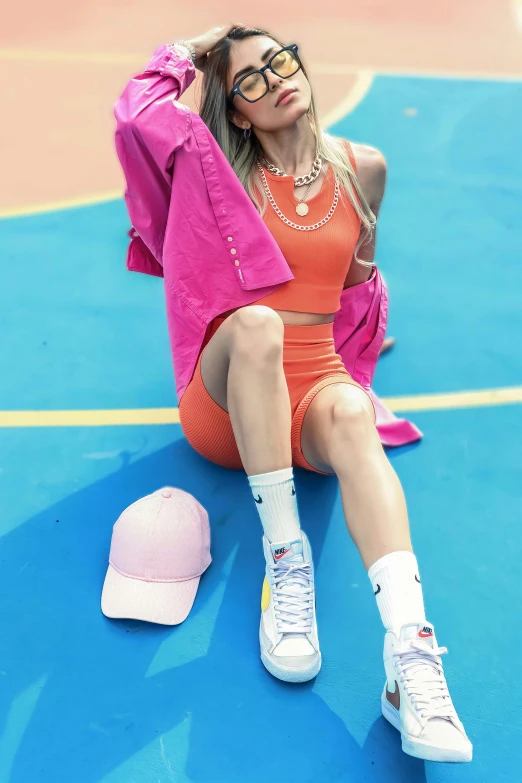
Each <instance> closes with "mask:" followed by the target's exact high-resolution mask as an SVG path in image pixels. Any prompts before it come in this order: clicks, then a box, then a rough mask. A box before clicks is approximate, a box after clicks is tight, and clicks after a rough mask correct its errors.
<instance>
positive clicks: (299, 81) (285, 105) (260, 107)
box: [227, 35, 312, 131]
mask: <svg viewBox="0 0 522 783" xmlns="http://www.w3.org/2000/svg"><path fill="white" fill-rule="evenodd" d="M280 49H281V44H278V43H277V42H276V41H274V40H273V39H272V38H268V37H265V36H260V35H256V36H252V37H251V38H246V39H245V40H244V41H235V42H234V43H233V45H232V49H231V52H230V68H229V71H228V78H227V95H229V94H230V90H232V88H233V87H234V85H235V84H237V82H238V81H239V79H240V78H241V77H242V76H243V75H244V73H248V71H253V70H255V69H256V68H262V67H263V65H266V64H267V62H268V60H269V59H270V57H271V56H272V55H273V54H275V53H276V52H278V51H279V50H280ZM243 69H247V70H245V71H244V70H243ZM264 73H265V75H266V78H267V79H268V92H267V93H266V95H264V96H263V97H262V98H260V99H259V100H258V101H256V102H255V103H250V102H249V101H247V100H245V99H244V98H243V97H242V96H241V95H235V96H234V102H233V105H234V109H235V113H234V115H233V119H234V121H235V123H236V125H238V126H239V127H241V128H248V127H250V125H252V126H254V128H258V129H259V130H263V131H277V130H281V129H282V128H287V127H289V126H291V125H293V124H294V123H295V122H297V120H298V119H300V118H301V117H302V116H303V115H304V114H306V112H307V111H308V108H309V106H310V101H311V99H312V91H311V88H310V84H309V82H308V79H307V78H306V76H305V75H304V73H303V71H302V70H299V71H297V73H294V74H293V75H292V76H290V77H288V78H286V79H284V78H282V77H281V76H276V74H275V73H273V72H272V71H271V70H270V68H267V69H266V71H264ZM238 74H239V75H238ZM260 78H261V79H262V77H260ZM243 87H244V83H243V84H242V85H241V89H243ZM285 90H294V92H293V94H292V95H291V97H289V98H285V99H284V100H282V101H281V103H279V104H278V99H279V97H280V96H281V93H282V92H283V91H285Z"/></svg>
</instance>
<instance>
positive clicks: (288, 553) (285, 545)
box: [270, 538, 304, 563]
mask: <svg viewBox="0 0 522 783" xmlns="http://www.w3.org/2000/svg"><path fill="white" fill-rule="evenodd" d="M270 549H271V552H272V557H273V558H274V563H283V562H284V563H304V557H303V541H302V539H300V538H298V539H296V541H287V542H285V541H279V542H277V543H271V544H270Z"/></svg>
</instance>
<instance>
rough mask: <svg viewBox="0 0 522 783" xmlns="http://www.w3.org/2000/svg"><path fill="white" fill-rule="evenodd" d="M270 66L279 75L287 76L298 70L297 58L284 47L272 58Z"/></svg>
mask: <svg viewBox="0 0 522 783" xmlns="http://www.w3.org/2000/svg"><path fill="white" fill-rule="evenodd" d="M272 68H273V69H274V71H275V72H276V73H277V74H278V75H279V76H283V77H285V78H287V77H288V76H292V74H294V73H296V71H298V70H299V60H297V59H296V58H295V55H294V53H293V52H292V51H291V50H290V49H285V51H284V52H279V54H277V55H276V56H275V58H274V59H273V60H272Z"/></svg>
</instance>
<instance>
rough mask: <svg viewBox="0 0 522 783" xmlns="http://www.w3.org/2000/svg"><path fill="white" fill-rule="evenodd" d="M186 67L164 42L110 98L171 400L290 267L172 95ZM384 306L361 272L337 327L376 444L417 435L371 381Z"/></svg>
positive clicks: (191, 73)
mask: <svg viewBox="0 0 522 783" xmlns="http://www.w3.org/2000/svg"><path fill="white" fill-rule="evenodd" d="M194 77H195V70H194V65H193V64H192V62H191V61H190V60H188V59H186V58H184V57H182V56H181V55H180V54H179V53H178V52H177V51H176V49H175V48H174V47H172V46H162V47H161V48H160V49H158V50H157V51H156V52H155V54H154V56H153V57H152V60H151V61H150V62H149V64H148V65H147V67H146V69H145V71H144V72H143V73H142V74H140V75H139V76H136V77H135V78H134V79H132V80H131V81H130V82H129V84H128V85H127V87H126V88H125V90H124V92H123V94H122V96H121V97H120V99H119V100H118V102H117V103H116V106H115V116H116V120H117V129H116V150H117V153H118V157H119V159H120V162H121V165H122V167H123V171H124V174H125V178H126V183H127V188H126V191H125V200H126V204H127V209H128V211H129V216H130V219H131V222H132V226H133V227H132V229H131V231H130V232H129V235H130V236H131V242H130V246H129V250H128V254H127V267H128V269H131V270H134V271H138V272H145V273H147V274H151V275H157V276H159V277H163V278H164V284H165V294H166V303H167V317H168V326H169V335H170V341H171V346H172V358H173V363H174V374H175V379H176V390H177V395H178V400H180V399H181V397H182V396H183V393H184V391H185V389H186V388H187V385H188V383H189V381H190V380H191V378H192V375H193V372H194V368H195V366H196V362H197V358H198V354H199V351H200V348H201V345H202V343H203V339H204V337H205V333H206V330H207V326H208V325H209V323H210V322H211V321H212V319H213V318H214V317H215V316H217V315H220V314H221V313H223V312H226V311H227V310H232V309H234V308H237V307H243V306H245V305H249V304H252V303H253V302H255V301H257V300H258V299H260V298H261V297H263V296H265V295H266V294H269V293H271V292H272V291H274V290H276V289H277V288H278V287H279V285H280V284H281V283H284V282H285V281H287V280H291V279H292V278H293V277H294V275H293V274H292V271H291V269H290V267H289V265H288V263H287V261H286V259H285V257H284V256H283V254H282V252H281V250H280V249H279V246H278V245H277V243H276V241H275V240H274V238H273V237H272V235H271V234H270V232H269V230H268V228H267V227H266V225H265V223H264V221H263V219H262V217H261V216H260V214H259V213H258V212H257V210H256V208H255V207H254V205H253V203H252V201H251V200H250V198H249V196H248V195H247V193H246V191H245V189H244V188H243V186H242V185H241V183H240V181H239V179H238V178H237V176H236V174H235V173H234V171H233V169H232V167H231V166H230V164H229V163H228V161H227V159H226V158H225V156H224V154H223V152H222V151H221V148H220V147H219V146H218V144H217V142H216V140H215V139H214V137H213V136H212V134H211V133H210V131H209V129H208V128H207V126H206V125H205V124H204V122H203V121H202V120H201V118H200V117H199V116H198V115H197V114H195V113H194V112H192V111H190V109H189V108H188V107H187V106H185V105H184V104H182V103H180V102H179V98H180V96H181V94H182V93H183V92H184V90H186V89H187V87H189V85H190V84H191V83H192V81H193V80H194ZM387 310H388V297H387V291H386V286H385V284H384V281H383V279H382V277H381V275H380V274H379V272H378V270H376V269H375V270H374V272H373V274H372V276H371V278H370V280H368V282H366V283H361V284H360V285H357V286H354V287H351V288H346V289H344V291H343V292H342V295H341V307H340V309H339V310H338V312H337V313H336V314H335V319H334V326H333V334H334V342H335V348H336V351H337V352H338V353H339V354H340V356H341V358H342V359H343V362H344V364H345V366H346V369H347V370H348V372H349V373H350V374H351V375H352V377H353V378H354V379H355V380H356V381H357V382H358V383H360V384H361V385H362V386H364V387H365V388H366V389H367V390H368V391H369V392H370V393H371V395H372V398H373V400H374V403H375V405H376V410H377V428H378V431H379V434H380V437H381V441H382V443H383V444H385V445H390V446H398V445H401V444H405V443H410V442H412V441H415V440H418V439H419V438H420V437H422V434H421V432H420V431H419V430H418V429H417V427H415V425H413V424H411V423H410V422H408V421H406V420H404V419H398V418H396V417H395V416H394V415H393V414H392V413H391V411H389V410H388V409H387V408H386V407H385V406H384V404H383V403H382V402H381V401H380V400H379V399H378V398H377V397H376V396H375V394H374V393H373V392H372V391H371V389H370V384H371V382H372V378H373V373H374V370H375V365H376V363H377V358H378V355H379V350H380V348H381V345H382V342H383V339H384V333H385V330H386V320H387Z"/></svg>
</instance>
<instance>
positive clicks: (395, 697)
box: [386, 680, 401, 710]
mask: <svg viewBox="0 0 522 783" xmlns="http://www.w3.org/2000/svg"><path fill="white" fill-rule="evenodd" d="M386 698H387V700H388V701H389V702H390V704H391V705H392V707H395V709H396V710H399V708H400V706H401V693H400V691H399V686H398V685H397V680H395V690H394V692H393V693H390V691H389V690H388V683H386Z"/></svg>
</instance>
